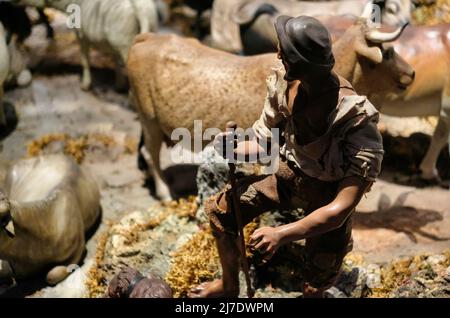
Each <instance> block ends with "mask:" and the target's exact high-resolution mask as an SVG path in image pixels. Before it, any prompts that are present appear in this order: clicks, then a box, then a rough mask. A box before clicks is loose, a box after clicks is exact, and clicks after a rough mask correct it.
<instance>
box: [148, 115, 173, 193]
mask: <svg viewBox="0 0 450 318" xmlns="http://www.w3.org/2000/svg"><path fill="white" fill-rule="evenodd" d="M143 131H144V142H145V148H146V149H147V151H148V153H149V155H150V159H151V162H149V164H148V166H149V173H150V174H151V176H152V177H153V180H154V181H155V188H156V196H157V197H158V198H160V199H161V200H163V201H170V200H171V199H172V196H171V195H170V189H169V186H168V185H167V182H166V180H165V179H164V176H163V174H162V170H161V161H160V152H161V146H162V142H163V136H164V135H163V132H162V130H161V128H160V127H159V125H158V123H157V121H156V120H149V121H146V123H145V127H143Z"/></svg>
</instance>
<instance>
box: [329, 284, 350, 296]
mask: <svg viewBox="0 0 450 318" xmlns="http://www.w3.org/2000/svg"><path fill="white" fill-rule="evenodd" d="M324 297H325V298H348V297H347V295H346V294H345V293H343V292H342V291H340V290H339V289H338V288H336V287H335V286H333V287H331V288H329V289H327V290H326V291H325V292H324Z"/></svg>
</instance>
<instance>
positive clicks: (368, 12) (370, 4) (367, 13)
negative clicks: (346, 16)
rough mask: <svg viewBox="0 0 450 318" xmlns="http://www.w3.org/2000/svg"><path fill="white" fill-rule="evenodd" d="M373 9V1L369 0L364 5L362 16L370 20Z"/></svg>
mask: <svg viewBox="0 0 450 318" xmlns="http://www.w3.org/2000/svg"><path fill="white" fill-rule="evenodd" d="M372 11H373V1H369V2H368V3H367V4H366V6H365V7H364V11H363V12H362V14H361V18H363V19H366V20H369V19H370V18H372Z"/></svg>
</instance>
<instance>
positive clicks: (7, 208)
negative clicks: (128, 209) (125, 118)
mask: <svg viewBox="0 0 450 318" xmlns="http://www.w3.org/2000/svg"><path fill="white" fill-rule="evenodd" d="M3 191H4V192H3ZM99 216H100V193H99V189H98V186H97V183H96V182H95V180H94V178H93V177H92V176H91V174H90V173H88V172H87V171H85V170H84V169H83V168H81V167H80V166H78V165H77V164H76V163H75V161H73V160H72V159H70V158H68V157H65V156H62V155H48V156H42V157H38V158H32V159H24V160H20V161H18V162H17V163H16V164H15V165H14V166H13V167H12V168H11V170H10V171H9V173H8V175H7V178H6V184H5V188H4V189H3V190H0V285H1V284H2V281H8V279H10V278H16V279H24V278H27V277H30V276H33V275H35V274H38V273H40V272H42V271H46V272H47V276H46V281H47V283H48V284H50V285H55V284H57V283H59V282H60V281H62V280H64V279H65V278H66V277H67V276H69V274H70V273H71V271H70V270H69V266H70V265H76V264H78V263H80V261H81V260H82V258H83V257H84V252H85V249H86V247H85V242H86V238H85V233H86V232H87V231H88V230H89V229H91V228H92V227H93V226H94V225H95V223H96V221H97V220H98V218H99ZM7 269H8V270H7Z"/></svg>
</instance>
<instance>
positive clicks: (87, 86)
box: [81, 80, 92, 92]
mask: <svg viewBox="0 0 450 318" xmlns="http://www.w3.org/2000/svg"><path fill="white" fill-rule="evenodd" d="M91 86H92V82H91V81H88V80H82V81H81V89H82V90H83V91H85V92H88V91H90V90H91Z"/></svg>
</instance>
